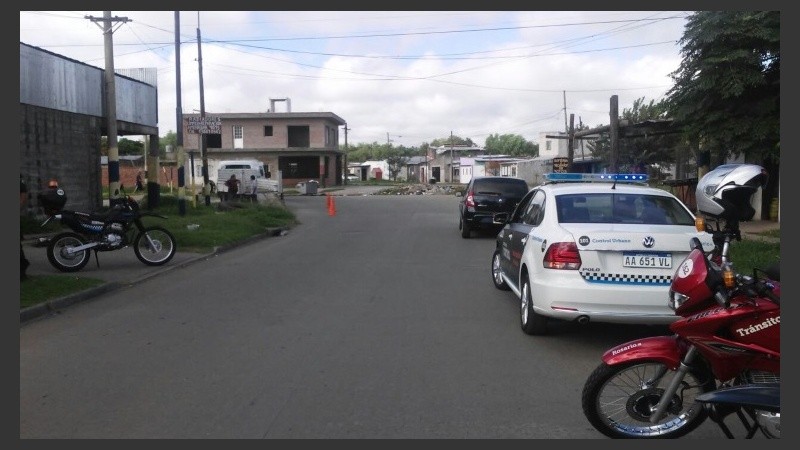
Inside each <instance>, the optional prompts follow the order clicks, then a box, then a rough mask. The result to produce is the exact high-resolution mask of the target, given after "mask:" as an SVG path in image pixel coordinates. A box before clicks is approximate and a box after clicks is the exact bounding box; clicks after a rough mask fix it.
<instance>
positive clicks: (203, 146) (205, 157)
mask: <svg viewBox="0 0 800 450" xmlns="http://www.w3.org/2000/svg"><path fill="white" fill-rule="evenodd" d="M197 67H198V69H199V70H200V117H201V118H204V117H205V116H206V103H205V99H204V97H203V51H202V49H201V46H200V12H199V11H198V12H197ZM206 153H207V152H206V134H205V133H200V157H201V158H203V194H205V201H206V206H210V205H211V192H210V190H211V189H209V186H208V155H207V154H206Z"/></svg>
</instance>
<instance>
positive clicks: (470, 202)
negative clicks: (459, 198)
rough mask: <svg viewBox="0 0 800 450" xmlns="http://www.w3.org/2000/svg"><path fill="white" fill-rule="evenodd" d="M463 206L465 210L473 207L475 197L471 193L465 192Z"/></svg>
mask: <svg viewBox="0 0 800 450" xmlns="http://www.w3.org/2000/svg"><path fill="white" fill-rule="evenodd" d="M464 204H465V205H467V208H474V207H475V196H474V195H473V194H472V191H469V192H467V199H466V200H464Z"/></svg>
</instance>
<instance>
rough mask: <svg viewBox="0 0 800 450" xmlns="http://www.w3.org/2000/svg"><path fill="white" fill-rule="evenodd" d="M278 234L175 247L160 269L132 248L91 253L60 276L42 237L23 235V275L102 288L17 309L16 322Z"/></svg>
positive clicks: (276, 231) (275, 231)
mask: <svg viewBox="0 0 800 450" xmlns="http://www.w3.org/2000/svg"><path fill="white" fill-rule="evenodd" d="M282 233H285V230H284V229H283V228H273V229H269V230H267V232H265V233H263V234H260V235H256V236H253V237H251V238H249V239H245V240H243V241H240V242H237V243H234V244H229V245H225V246H221V247H217V248H215V249H214V250H213V251H211V252H208V253H193V252H183V251H181V250H180V247H178V251H177V252H175V256H173V257H172V259H171V260H170V261H169V262H168V263H166V264H165V265H163V266H148V265H145V264H143V263H142V262H141V261H139V259H138V258H136V255H135V254H134V252H133V248H132V247H128V248H124V249H121V250H114V251H109V252H99V253H97V257H96V259H95V253H94V252H92V253H91V259H90V260H89V263H88V264H86V266H85V267H84V268H83V269H81V270H79V271H78V272H73V273H66V272H61V271H59V270H58V269H56V268H55V267H53V266H52V264H50V261H48V260H47V248H46V247H39V246H37V245H36V243H37V241H38V238H39V237H40V236H45V235H26V236H25V240H24V241H23V242H22V246H23V249H24V250H25V256H26V257H27V258H28V261H30V266H28V269H27V271H26V273H27V275H34V276H36V275H75V276H80V277H84V278H94V279H98V280H101V281H103V282H104V284H102V285H100V286H97V287H95V288H91V289H87V290H85V291H81V292H77V293H75V294H71V295H68V296H66V297H61V298H57V299H52V300H48V301H46V302H43V303H40V304H38V305H34V306H30V307H28V308H24V309H20V312H19V321H20V323H23V322H26V321H28V320H31V319H34V318H37V317H41V316H44V315H47V314H51V313H54V312H55V311H58V310H60V309H63V308H65V307H67V306H69V305H71V304H73V303H77V302H81V301H84V300H87V299H90V298H93V297H96V296H98V295H101V294H104V293H107V292H110V291H113V290H115V289H119V288H122V287H125V286H131V285H134V284H136V283H139V282H142V281H144V280H147V279H149V278H151V277H154V276H157V275H160V274H163V273H167V272H170V271H172V270H176V269H180V268H183V267H186V266H188V265H190V264H193V263H195V262H197V261H202V260H204V259H207V258H210V257H212V256H214V255H216V254H219V253H222V252H225V251H228V250H231V249H234V248H236V247H239V246H241V245H247V244H249V243H251V242H254V241H257V240H260V239H265V238H268V237H271V236H279V235H281V234H282ZM98 262H99V266H98Z"/></svg>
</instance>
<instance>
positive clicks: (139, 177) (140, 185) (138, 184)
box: [133, 172, 144, 192]
mask: <svg viewBox="0 0 800 450" xmlns="http://www.w3.org/2000/svg"><path fill="white" fill-rule="evenodd" d="M143 190H144V182H143V181H142V172H139V173H137V174H136V189H134V190H133V192H139V191H143Z"/></svg>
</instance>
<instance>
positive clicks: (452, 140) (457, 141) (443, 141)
mask: <svg viewBox="0 0 800 450" xmlns="http://www.w3.org/2000/svg"><path fill="white" fill-rule="evenodd" d="M451 144H452V145H469V146H474V145H475V143H474V142H472V139H470V138H466V139H464V138H462V137H459V136H456V135H453V136H452V137H451V136H447V137H445V138H437V139H434V140H433V141H431V143H430V146H431V147H440V146H442V145H451Z"/></svg>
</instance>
